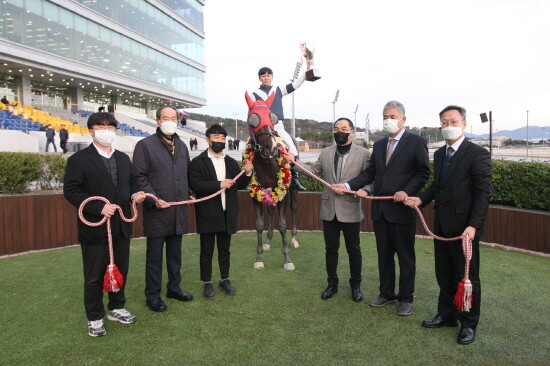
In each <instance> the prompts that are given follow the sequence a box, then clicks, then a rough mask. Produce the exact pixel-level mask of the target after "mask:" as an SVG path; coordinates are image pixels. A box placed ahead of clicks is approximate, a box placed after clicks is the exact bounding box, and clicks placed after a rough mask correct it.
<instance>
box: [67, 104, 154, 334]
mask: <svg viewBox="0 0 550 366" xmlns="http://www.w3.org/2000/svg"><path fill="white" fill-rule="evenodd" d="M116 126H117V122H116V120H115V118H114V117H113V115H112V114H109V113H94V114H92V115H90V117H89V118H88V128H89V130H90V134H91V135H92V137H93V139H94V142H93V143H92V144H90V146H88V148H87V149H84V150H81V151H79V152H77V153H75V154H74V155H72V156H71V157H70V158H69V159H68V160H67V169H66V171H65V184H64V188H63V192H64V195H65V198H66V199H67V201H69V202H70V203H71V204H72V205H74V206H75V207H77V208H78V207H80V204H81V203H82V202H83V201H84V200H85V199H87V198H89V197H92V196H101V197H105V198H107V199H108V200H109V202H111V204H105V203H104V202H103V201H91V202H89V203H88V204H86V206H85V207H84V210H83V214H84V218H85V219H86V220H87V221H90V222H98V221H101V219H102V218H103V216H107V217H110V218H111V230H112V238H113V251H114V259H115V264H116V265H117V267H118V269H119V270H120V272H121V274H122V276H123V277H124V286H123V287H122V288H121V289H120V290H119V291H118V292H109V304H108V308H109V312H108V314H107V319H109V320H113V321H118V322H120V323H122V324H130V323H133V322H134V321H136V317H135V316H134V315H132V314H130V313H129V312H128V311H127V310H126V309H125V308H124V304H125V302H126V298H125V296H124V288H125V286H126V283H127V274H128V262H129V258H130V236H131V234H132V224H131V223H127V222H124V221H123V220H121V218H120V214H119V213H118V211H115V205H118V206H120V207H121V208H122V211H123V212H124V215H125V216H126V217H131V212H130V200H131V198H130V197H131V194H132V190H131V179H132V178H131V164H130V159H129V158H128V156H127V155H126V154H124V153H122V152H120V151H116V150H115V149H114V148H113V147H112V146H111V144H112V142H113V140H114V136H115V129H116ZM133 198H134V199H135V200H136V201H137V202H142V201H143V200H144V199H145V195H144V194H143V192H137V193H135V194H134V195H133ZM78 240H79V241H80V243H81V249H82V262H83V264H84V307H85V309H86V316H87V318H88V334H89V335H90V336H92V337H98V336H103V335H105V334H106V332H105V327H104V325H103V317H104V316H105V309H104V307H103V293H102V289H103V277H104V275H105V270H106V268H107V265H108V264H109V249H108V241H107V240H108V239H107V225H106V224H105V225H101V226H98V227H91V226H87V225H86V224H84V223H83V222H82V221H80V220H78Z"/></svg>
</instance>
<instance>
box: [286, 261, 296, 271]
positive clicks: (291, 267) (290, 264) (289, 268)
mask: <svg viewBox="0 0 550 366" xmlns="http://www.w3.org/2000/svg"><path fill="white" fill-rule="evenodd" d="M284 268H285V269H286V270H287V271H294V270H295V269H296V267H294V263H285V265H284Z"/></svg>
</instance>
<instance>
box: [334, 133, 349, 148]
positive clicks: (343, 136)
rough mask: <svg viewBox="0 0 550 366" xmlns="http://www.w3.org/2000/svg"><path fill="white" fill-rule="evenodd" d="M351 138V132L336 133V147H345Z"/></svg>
mask: <svg viewBox="0 0 550 366" xmlns="http://www.w3.org/2000/svg"><path fill="white" fill-rule="evenodd" d="M348 138H349V132H347V133H346V132H342V131H339V132H336V133H335V134H334V141H335V142H336V145H344V144H345V143H346V142H348Z"/></svg>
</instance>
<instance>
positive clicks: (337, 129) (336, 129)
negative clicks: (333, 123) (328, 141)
mask: <svg viewBox="0 0 550 366" xmlns="http://www.w3.org/2000/svg"><path fill="white" fill-rule="evenodd" d="M332 131H333V132H344V133H348V132H351V128H347V127H346V128H338V127H334V128H333V129H332Z"/></svg>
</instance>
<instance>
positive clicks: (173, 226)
mask: <svg viewBox="0 0 550 366" xmlns="http://www.w3.org/2000/svg"><path fill="white" fill-rule="evenodd" d="M157 125H158V128H157V132H156V133H155V134H154V135H151V136H148V137H146V138H144V139H143V140H141V141H139V142H138V143H137V144H136V147H135V149H134V167H133V172H134V176H135V183H136V185H137V187H138V188H139V189H140V190H143V191H144V192H147V193H151V194H154V195H155V196H156V197H157V198H159V202H158V203H156V202H155V201H154V200H153V199H151V198H147V200H145V204H144V206H143V226H144V231H145V236H146V237H147V254H146V256H147V257H146V272H145V297H146V299H147V301H146V304H147V306H148V307H149V309H151V310H152V311H157V312H160V311H165V310H166V304H165V303H164V301H163V300H162V299H161V297H160V292H161V287H162V257H163V253H162V252H163V249H164V243H166V268H167V272H168V283H167V291H166V297H168V298H173V299H177V300H180V301H190V300H193V296H192V295H191V294H189V293H187V292H185V291H183V290H182V289H181V288H180V283H181V273H180V269H181V241H182V235H183V234H186V233H187V231H188V221H189V220H188V215H189V214H188V212H189V207H188V206H187V205H178V206H171V205H169V204H168V203H167V202H177V201H186V200H188V199H190V198H191V199H193V197H192V196H191V195H190V192H189V185H188V182H187V167H188V166H189V161H190V160H189V151H188V150H187V146H185V143H184V142H183V141H182V140H181V139H180V137H179V136H178V134H177V133H176V131H177V126H178V113H177V111H176V109H175V108H174V107H169V106H166V107H161V108H159V109H158V110H157Z"/></svg>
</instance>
